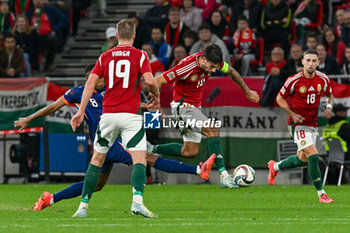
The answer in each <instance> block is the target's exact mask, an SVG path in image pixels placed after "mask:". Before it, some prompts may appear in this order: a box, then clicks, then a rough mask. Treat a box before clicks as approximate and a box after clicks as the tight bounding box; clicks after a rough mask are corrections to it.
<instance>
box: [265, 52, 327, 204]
mask: <svg viewBox="0 0 350 233" xmlns="http://www.w3.org/2000/svg"><path fill="white" fill-rule="evenodd" d="M302 63H303V65H304V68H303V70H302V71H301V72H299V73H297V74H295V75H293V76H291V77H289V78H288V79H287V80H286V82H285V83H284V85H283V87H282V88H281V90H280V92H279V94H278V95H277V98H276V101H277V103H278V104H279V106H280V107H281V108H282V109H283V110H284V111H285V112H286V113H287V114H288V116H289V119H288V130H289V132H290V133H291V135H292V137H293V138H294V142H295V143H296V144H297V145H298V151H297V154H296V155H291V156H289V157H288V158H286V159H284V160H282V161H280V162H278V163H276V162H275V161H273V160H271V161H270V162H269V163H268V167H269V176H268V181H269V183H270V185H273V184H274V183H275V178H276V176H277V174H278V172H279V171H280V170H284V169H287V168H295V167H304V166H308V171H309V175H310V177H311V179H312V181H313V183H314V186H315V188H316V190H317V194H318V197H319V201H320V202H322V203H331V202H333V200H332V199H330V198H329V197H328V196H327V194H326V192H325V191H324V189H323V187H322V179H321V172H320V168H319V166H318V151H317V149H316V146H315V143H316V138H317V135H318V133H317V126H318V122H317V113H318V108H319V105H320V98H321V95H322V93H324V94H325V95H326V96H327V97H328V98H327V107H326V109H325V111H324V112H323V117H324V118H330V117H331V116H332V106H333V99H334V98H333V95H332V87H331V86H330V82H329V78H328V77H327V76H326V75H325V74H323V73H321V72H319V71H316V68H317V66H318V65H319V63H320V60H319V57H318V54H317V52H316V51H315V50H307V51H306V52H305V53H304V57H303V59H302ZM287 97H291V106H289V105H288V103H287V101H286V98H287Z"/></svg>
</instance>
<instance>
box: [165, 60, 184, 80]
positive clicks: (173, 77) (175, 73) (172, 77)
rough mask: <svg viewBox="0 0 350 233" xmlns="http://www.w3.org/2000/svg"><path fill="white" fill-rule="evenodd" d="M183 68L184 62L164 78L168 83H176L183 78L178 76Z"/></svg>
mask: <svg viewBox="0 0 350 233" xmlns="http://www.w3.org/2000/svg"><path fill="white" fill-rule="evenodd" d="M181 67H183V63H182V62H180V63H179V64H177V65H176V66H174V67H173V68H171V69H170V70H167V71H165V72H164V73H163V77H164V79H165V80H166V81H167V83H170V82H175V81H176V80H178V79H179V78H181V76H180V75H178V73H179V71H181Z"/></svg>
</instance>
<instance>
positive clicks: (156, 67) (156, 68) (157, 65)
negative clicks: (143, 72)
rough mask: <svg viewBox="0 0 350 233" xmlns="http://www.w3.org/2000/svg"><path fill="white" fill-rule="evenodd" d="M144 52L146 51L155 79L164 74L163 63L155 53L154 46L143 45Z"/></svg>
mask: <svg viewBox="0 0 350 233" xmlns="http://www.w3.org/2000/svg"><path fill="white" fill-rule="evenodd" d="M142 50H144V51H146V53H147V55H148V59H149V63H150V65H151V70H152V74H153V76H154V77H156V76H158V75H159V74H162V72H164V70H165V69H164V66H163V63H161V62H160V61H159V60H158V59H157V57H156V56H155V55H154V53H153V49H152V46H151V45H150V44H143V45H142Z"/></svg>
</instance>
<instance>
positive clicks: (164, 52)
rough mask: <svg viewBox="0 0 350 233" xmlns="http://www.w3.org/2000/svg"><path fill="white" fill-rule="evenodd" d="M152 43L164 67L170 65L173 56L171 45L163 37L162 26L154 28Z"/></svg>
mask: <svg viewBox="0 0 350 233" xmlns="http://www.w3.org/2000/svg"><path fill="white" fill-rule="evenodd" d="M150 45H151V46H152V48H153V52H154V54H155V55H156V57H157V58H158V59H159V61H161V62H162V63H163V65H164V67H166V68H167V67H168V65H169V62H170V57H171V47H170V45H168V44H167V43H166V42H165V41H164V38H163V33H162V29H161V28H160V27H154V28H152V32H151V42H150Z"/></svg>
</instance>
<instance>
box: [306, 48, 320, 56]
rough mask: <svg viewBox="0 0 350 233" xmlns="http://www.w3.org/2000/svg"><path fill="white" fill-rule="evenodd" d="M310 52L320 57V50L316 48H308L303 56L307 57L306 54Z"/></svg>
mask: <svg viewBox="0 0 350 233" xmlns="http://www.w3.org/2000/svg"><path fill="white" fill-rule="evenodd" d="M308 54H314V55H316V56H317V57H318V52H317V51H316V50H314V49H307V50H306V51H305V52H304V56H303V57H305V56H306V55H308Z"/></svg>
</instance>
